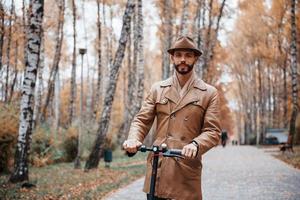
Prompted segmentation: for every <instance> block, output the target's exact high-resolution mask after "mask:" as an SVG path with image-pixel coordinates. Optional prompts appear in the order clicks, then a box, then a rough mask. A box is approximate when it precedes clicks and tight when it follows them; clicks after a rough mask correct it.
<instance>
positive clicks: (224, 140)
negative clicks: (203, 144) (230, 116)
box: [221, 131, 228, 147]
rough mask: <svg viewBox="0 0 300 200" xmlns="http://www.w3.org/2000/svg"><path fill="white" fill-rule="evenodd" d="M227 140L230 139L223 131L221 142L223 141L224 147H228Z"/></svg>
mask: <svg viewBox="0 0 300 200" xmlns="http://www.w3.org/2000/svg"><path fill="white" fill-rule="evenodd" d="M227 139H228V135H227V131H222V134H221V140H222V146H223V147H225V146H226V143H227Z"/></svg>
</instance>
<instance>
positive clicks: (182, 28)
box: [180, 0, 189, 35]
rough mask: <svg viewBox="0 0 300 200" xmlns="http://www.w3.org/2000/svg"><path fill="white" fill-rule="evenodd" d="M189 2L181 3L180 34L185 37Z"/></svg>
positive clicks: (185, 0)
mask: <svg viewBox="0 0 300 200" xmlns="http://www.w3.org/2000/svg"><path fill="white" fill-rule="evenodd" d="M188 14H189V0H184V1H183V9H182V16H181V26H180V34H181V35H187V34H188V18H189V15H188Z"/></svg>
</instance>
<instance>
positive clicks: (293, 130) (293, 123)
mask: <svg viewBox="0 0 300 200" xmlns="http://www.w3.org/2000/svg"><path fill="white" fill-rule="evenodd" d="M295 9H296V0H291V39H292V40H291V70H292V74H291V75H292V102H293V108H292V114H291V120H290V132H289V141H288V143H289V145H293V138H294V135H295V133H296V119H297V115H298V110H299V105H298V88H297V84H298V80H297V79H298V77H297V76H298V75H297V32H296V12H295Z"/></svg>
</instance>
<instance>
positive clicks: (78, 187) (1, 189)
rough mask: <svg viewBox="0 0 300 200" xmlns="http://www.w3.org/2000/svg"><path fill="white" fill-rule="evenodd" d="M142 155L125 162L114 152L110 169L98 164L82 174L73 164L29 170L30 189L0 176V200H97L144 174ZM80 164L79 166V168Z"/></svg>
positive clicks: (6, 176) (123, 158) (120, 153)
mask: <svg viewBox="0 0 300 200" xmlns="http://www.w3.org/2000/svg"><path fill="white" fill-rule="evenodd" d="M145 156H146V154H142V153H138V154H137V155H136V156H134V157H132V158H128V157H127V156H125V155H124V153H123V152H121V151H120V150H117V151H115V152H114V154H113V162H112V163H111V166H110V168H105V166H104V162H103V161H102V160H101V162H100V166H99V167H98V169H95V170H90V171H89V172H83V170H78V169H74V168H73V163H59V164H55V165H48V166H45V167H42V168H35V167H32V168H30V169H29V177H30V182H31V183H34V184H36V185H37V187H36V188H33V189H24V188H21V184H9V183H8V181H7V180H8V178H9V176H8V175H2V176H0V199H101V198H102V197H104V196H105V195H107V194H108V193H110V192H111V191H113V190H116V189H118V188H120V187H123V186H125V185H126V184H128V183H130V182H132V181H134V180H136V179H137V178H139V177H141V176H143V175H144V173H145V166H146V164H145V160H146V158H145ZM83 164H84V163H83V162H82V166H83Z"/></svg>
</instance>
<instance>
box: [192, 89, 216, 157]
mask: <svg viewBox="0 0 300 200" xmlns="http://www.w3.org/2000/svg"><path fill="white" fill-rule="evenodd" d="M220 136H221V126H220V105H219V96H218V91H217V90H216V89H215V88H214V90H213V92H212V97H211V99H210V101H209V104H208V107H207V110H206V112H205V116H204V121H203V127H202V130H201V133H200V135H199V136H197V137H196V138H194V140H195V141H196V142H197V143H198V144H199V155H203V154H204V153H205V152H207V151H208V150H209V149H211V148H212V147H214V146H216V145H218V143H219V140H220Z"/></svg>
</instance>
